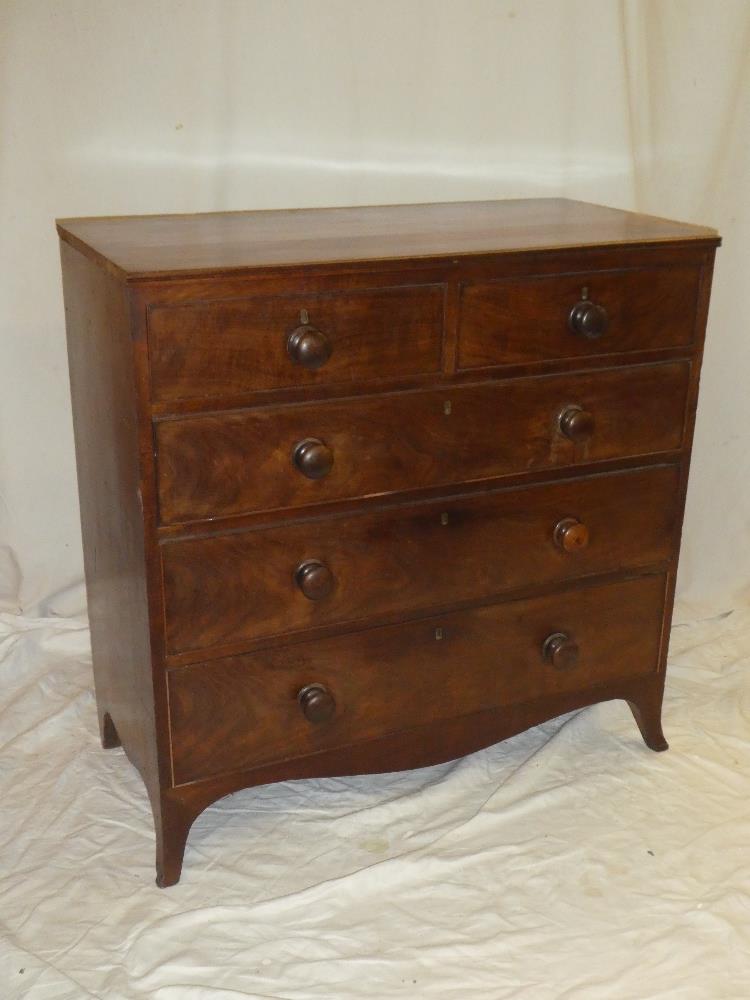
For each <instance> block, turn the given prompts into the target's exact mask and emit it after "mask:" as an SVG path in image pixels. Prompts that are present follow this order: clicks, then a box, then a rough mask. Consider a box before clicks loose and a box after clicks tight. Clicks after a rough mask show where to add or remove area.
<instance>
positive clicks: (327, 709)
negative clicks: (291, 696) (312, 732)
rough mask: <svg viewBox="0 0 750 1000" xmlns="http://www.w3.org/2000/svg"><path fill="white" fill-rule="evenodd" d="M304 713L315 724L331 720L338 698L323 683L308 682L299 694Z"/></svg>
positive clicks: (298, 699) (300, 705)
mask: <svg viewBox="0 0 750 1000" xmlns="http://www.w3.org/2000/svg"><path fill="white" fill-rule="evenodd" d="M297 702H298V704H299V707H300V708H301V709H302V714H303V715H304V717H305V718H306V719H307V721H308V722H312V723H313V725H321V724H322V723H324V722H330V721H331V719H332V718H333V716H334V713H335V711H336V700H335V699H334V697H333V695H332V694H331V692H330V691H329V690H328V688H327V687H325V686H324V685H323V684H308V685H307V686H306V687H303V688H302V690H301V691H300V692H299V694H298V695H297Z"/></svg>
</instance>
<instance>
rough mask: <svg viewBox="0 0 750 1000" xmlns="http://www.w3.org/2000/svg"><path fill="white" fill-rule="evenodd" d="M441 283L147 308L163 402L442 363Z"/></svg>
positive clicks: (155, 390) (155, 381) (411, 371)
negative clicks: (148, 309)
mask: <svg viewBox="0 0 750 1000" xmlns="http://www.w3.org/2000/svg"><path fill="white" fill-rule="evenodd" d="M442 332H443V286H442V285H415V286H405V287H399V288H379V289H374V290H369V291H357V292H338V293H330V294H324V295H321V294H315V295H290V296H283V297H282V296H277V297H265V298H253V299H245V300H243V301H239V302H237V301H234V302H209V303H205V304H200V305H183V306H160V307H154V308H152V309H151V310H150V311H149V319H148V339H149V357H150V364H151V383H152V394H153V397H154V399H155V400H157V401H159V402H167V403H168V402H170V401H176V400H182V399H197V398H202V397H221V396H227V395H229V396H231V395H234V394H241V393H243V392H248V391H254V390H269V389H281V388H285V387H311V386H317V385H324V384H327V383H336V382H350V381H354V380H370V379H378V378H388V377H392V378H396V377H400V376H414V375H419V374H424V373H434V372H438V371H439V370H440V364H441V351H442Z"/></svg>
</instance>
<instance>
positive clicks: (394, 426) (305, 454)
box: [155, 362, 689, 524]
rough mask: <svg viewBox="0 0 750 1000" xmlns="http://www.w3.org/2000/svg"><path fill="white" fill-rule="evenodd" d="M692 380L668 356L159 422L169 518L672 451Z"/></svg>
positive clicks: (164, 514) (162, 496)
mask: <svg viewBox="0 0 750 1000" xmlns="http://www.w3.org/2000/svg"><path fill="white" fill-rule="evenodd" d="M688 378H689V363H688V362H672V363H669V364H659V365H639V366H633V367H629V368H618V369H608V370H606V371H598V372H584V373H580V374H572V375H571V374H566V375H550V376H544V377H540V378H524V379H514V380H508V381H499V382H486V383H482V384H480V385H469V386H461V387H456V386H450V387H449V386H446V387H445V388H440V389H430V390H422V391H414V392H403V393H391V394H382V395H379V396H367V397H360V398H356V399H351V398H350V399H346V400H332V401H327V402H315V403H304V404H298V405H293V406H283V407H282V406H262V407H257V408H255V409H248V410H239V411H229V412H221V413H212V414H205V415H202V416H195V417H182V418H179V419H178V418H171V419H166V420H161V421H159V422H158V423H157V424H156V430H155V435H156V445H157V452H158V455H157V462H158V477H159V509H160V517H161V521H162V523H165V524H170V523H180V522H187V521H200V520H205V519H213V518H221V517H227V516H230V515H237V514H241V513H243V512H250V511H263V510H268V511H271V510H278V509H283V508H300V507H305V506H308V505H311V504H320V503H326V502H329V501H334V500H343V499H355V498H359V497H368V496H375V495H385V494H391V493H396V492H402V491H408V490H414V489H420V488H425V487H436V486H441V485H448V484H454V483H463V482H478V481H482V480H491V479H494V478H496V477H502V476H508V475H513V474H514V473H523V472H530V471H536V470H545V469H555V468H562V467H566V466H576V465H580V464H582V463H589V462H598V461H604V460H607V459H618V458H631V457H636V456H644V455H651V454H660V453H663V452H669V451H673V450H676V449H678V448H680V447H681V445H682V438H683V424H684V418H685V400H686V394H687V386H688Z"/></svg>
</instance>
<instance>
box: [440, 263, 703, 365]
mask: <svg viewBox="0 0 750 1000" xmlns="http://www.w3.org/2000/svg"><path fill="white" fill-rule="evenodd" d="M699 281H700V269H699V268H698V267H671V268H667V267H656V268H652V269H650V270H646V269H643V270H630V271H604V272H592V271H589V272H586V271H583V272H579V273H577V274H566V275H563V276H559V277H558V276H557V275H555V276H546V277H529V278H524V279H523V280H519V279H517V278H516V279H505V280H497V281H489V282H479V283H476V284H467V285H465V286H464V287H463V288H462V290H461V319H460V328H459V340H458V367H459V368H460V369H478V368H490V367H493V366H498V367H500V366H504V365H513V364H523V363H525V362H534V361H542V360H547V361H549V360H554V359H558V358H584V357H587V356H590V355H597V354H619V353H626V352H629V351H643V350H654V349H658V348H667V347H686V346H688V345H689V344H691V343H692V341H693V336H694V331H695V310H696V304H697V299H698V286H699ZM583 298H587V299H588V300H590V302H591V303H594V304H596V305H597V306H599V307H601V308H602V309H603V310H604V313H605V316H606V319H605V326H606V329H604V331H603V332H602V333H601V334H600V335H599V336H597V337H595V338H593V337H592V338H589V337H586V336H585V335H581V334H578V335H573V334H572V331H571V325H570V322H569V318H570V313H571V310H572V309H573V307H574V306H575V305H576V303H577V302H579V301H581V299H583Z"/></svg>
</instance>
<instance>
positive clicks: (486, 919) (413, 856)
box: [0, 609, 750, 1000]
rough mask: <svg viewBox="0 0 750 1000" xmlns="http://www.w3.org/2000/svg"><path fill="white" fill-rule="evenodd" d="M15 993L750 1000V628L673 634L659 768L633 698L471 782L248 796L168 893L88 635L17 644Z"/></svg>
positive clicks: (0, 972)
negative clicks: (630, 704) (98, 682)
mask: <svg viewBox="0 0 750 1000" xmlns="http://www.w3.org/2000/svg"><path fill="white" fill-rule="evenodd" d="M0 635H1V639H0V697H1V699H2V703H1V704H0V851H1V852H2V871H1V872H0V935H1V936H0V996H1V997H2V998H3V1000H16V998H24V1000H27V998H30V1000H84V998H88V997H102V998H104V997H106V998H107V1000H111V998H114V1000H119V998H127V1000H130V998H140V997H149V998H151V1000H198V998H201V1000H202V998H229V997H232V998H237V997H251V998H258V1000H259V998H264V1000H267V998H274V1000H276V998H279V1000H280V998H284V1000H308V998H310V1000H312V998H326V1000H349V998H351V1000H357V998H365V997H367V998H377V1000H386V998H387V1000H390V998H396V997H398V998H403V997H408V998H422V997H426V998H430V997H436V998H438V997H439V998H441V1000H480V998H481V1000H488V998H489V1000H505V998H514V1000H515V998H519V1000H561V998H565V1000H568V998H576V1000H747V998H748V997H750V846H749V845H750V672H749V671H748V666H750V663H749V661H750V609H747V610H744V611H735V613H733V614H731V615H728V616H719V617H715V618H711V619H709V620H702V621H701V620H693V621H687V622H684V623H682V624H678V625H677V626H676V627H675V628H674V630H673V637H672V653H671V670H670V675H669V682H668V688H667V697H666V702H665V730H666V734H667V737H668V739H669V740H670V742H671V750H670V751H669V752H668V753H666V754H654V753H651V752H650V751H648V750H647V749H646V748H645V747H644V745H643V743H642V742H641V739H640V736H639V734H638V732H637V730H636V727H635V724H634V722H633V720H632V718H631V716H630V713H629V711H628V709H627V707H626V706H625V705H624V704H622V703H618V702H613V703H609V704H606V705H600V706H596V707H594V708H591V709H587V710H584V711H581V712H578V713H575V714H573V715H570V716H567V717H565V718H563V719H558V720H555V721H553V722H550V723H547V724H546V725H543V726H540V727H538V728H537V729H534V730H531V731H530V732H528V733H525V734H523V735H521V736H518V737H516V738H515V739H512V740H509V741H507V742H505V743H503V744H500V745H498V746H495V747H492V748H490V749H488V750H485V751H482V752H480V753H476V754H473V755H472V756H470V757H467V758H465V759H462V760H459V761H457V762H455V763H451V764H447V765H443V766H439V767H433V768H428V769H425V770H420V771H413V772H408V773H404V774H398V775H381V776H375V777H373V776H369V777H358V778H346V779H340V780H321V781H304V782H288V783H284V784H278V785H272V786H267V787H264V788H259V789H253V790H247V791H243V792H240V793H238V794H236V795H234V796H231V797H229V798H227V799H224V800H223V801H222V802H220V803H218V804H217V805H216V806H213V807H212V808H210V809H208V810H207V811H206V812H205V813H204V814H203V815H202V816H201V817H200V818H199V819H198V821H197V822H196V824H195V826H194V827H193V830H192V833H191V836H190V839H189V842H188V847H187V852H186V857H185V868H184V871H183V879H182V882H181V883H180V884H179V885H177V886H176V887H174V888H171V889H168V890H160V889H157V888H156V886H155V885H154V868H153V849H154V844H153V831H152V826H151V816H150V812H149V807H148V803H147V800H146V795H145V792H144V789H143V787H142V784H141V781H140V779H139V777H138V776H137V774H136V773H135V771H134V770H133V769H132V768H131V766H130V764H129V763H128V762H127V760H126V759H125V757H124V755H123V753H122V751H121V750H114V751H104V750H102V749H101V748H100V746H99V742H98V734H97V726H96V713H95V706H94V700H93V693H92V681H91V671H90V653H89V646H88V632H87V629H86V627H85V625H84V624H83V623H82V622H80V621H66V620H59V619H58V620H55V619H38V620H28V619H26V620H23V619H17V618H14V617H11V616H8V617H6V618H4V619H3V620H2V631H1V633H0Z"/></svg>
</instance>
